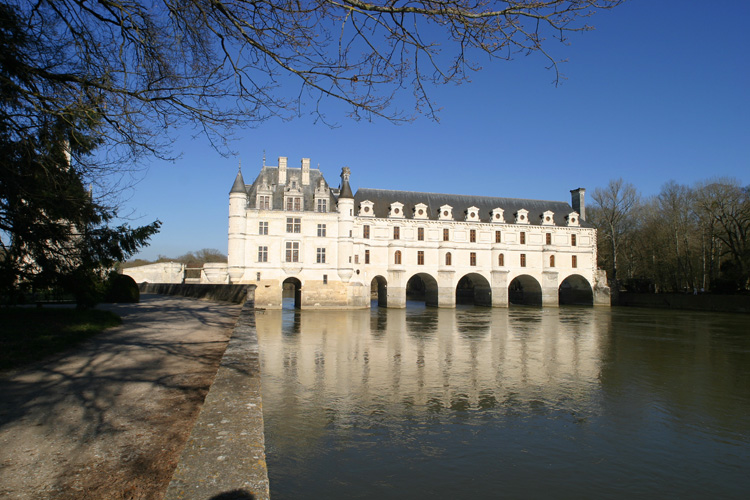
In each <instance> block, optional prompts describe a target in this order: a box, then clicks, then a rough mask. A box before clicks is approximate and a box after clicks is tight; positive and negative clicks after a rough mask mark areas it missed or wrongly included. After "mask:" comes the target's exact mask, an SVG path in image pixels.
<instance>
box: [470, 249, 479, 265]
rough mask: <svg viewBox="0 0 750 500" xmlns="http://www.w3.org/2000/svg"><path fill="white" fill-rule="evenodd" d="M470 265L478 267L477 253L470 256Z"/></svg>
mask: <svg viewBox="0 0 750 500" xmlns="http://www.w3.org/2000/svg"><path fill="white" fill-rule="evenodd" d="M469 265H470V266H476V265H477V253H476V252H471V253H470V254H469Z"/></svg>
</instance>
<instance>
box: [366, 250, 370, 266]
mask: <svg viewBox="0 0 750 500" xmlns="http://www.w3.org/2000/svg"><path fill="white" fill-rule="evenodd" d="M369 263H370V251H369V250H365V264H369Z"/></svg>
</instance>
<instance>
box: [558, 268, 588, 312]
mask: <svg viewBox="0 0 750 500" xmlns="http://www.w3.org/2000/svg"><path fill="white" fill-rule="evenodd" d="M558 294H559V295H558V297H559V302H560V305H564V304H574V305H582V306H593V305H594V290H593V289H592V288H591V284H590V283H589V282H588V280H587V279H586V278H584V277H583V276H581V275H580V274H571V275H570V276H568V277H567V278H565V279H564V280H563V281H562V283H560V287H559V288H558Z"/></svg>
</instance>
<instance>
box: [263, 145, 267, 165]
mask: <svg viewBox="0 0 750 500" xmlns="http://www.w3.org/2000/svg"><path fill="white" fill-rule="evenodd" d="M263 166H264V167H265V166H266V150H265V149H264V150H263Z"/></svg>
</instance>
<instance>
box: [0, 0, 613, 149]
mask: <svg viewBox="0 0 750 500" xmlns="http://www.w3.org/2000/svg"><path fill="white" fill-rule="evenodd" d="M622 1H623V0H505V1H490V0H488V1H484V0H412V1H408V2H407V1H399V0H385V1H377V2H369V1H362V0H307V1H304V0H303V1H269V0H253V1H247V0H153V1H145V0H34V1H28V0H5V1H4V2H3V4H2V5H0V6H1V7H2V8H3V15H8V13H12V15H13V16H17V17H18V18H19V19H20V20H21V24H22V25H23V26H24V28H25V36H26V37H27V38H28V39H29V41H30V42H31V43H30V44H29V45H28V46H29V47H31V48H32V49H31V50H27V51H25V52H24V53H21V54H17V53H14V50H13V48H14V47H13V44H12V40H11V41H8V43H6V44H5V47H2V48H3V49H4V50H5V53H4V54H3V61H2V64H3V65H6V64H12V65H14V66H15V67H16V68H17V71H15V74H22V75H24V76H23V77H22V78H16V79H12V80H11V79H5V81H4V82H3V83H4V84H6V85H11V86H14V87H16V89H17V90H18V91H19V92H21V93H22V94H23V95H22V98H21V100H20V101H19V102H17V103H15V104H16V105H17V106H16V108H15V110H14V113H13V122H14V125H15V127H16V131H17V133H19V134H24V133H27V132H28V129H29V128H33V127H34V126H35V125H34V124H35V123H37V122H38V118H39V116H40V115H41V114H46V115H50V114H52V115H56V116H61V117H63V118H65V117H67V110H68V109H69V108H70V107H71V106H73V105H75V106H76V107H78V108H80V107H81V106H86V107H87V108H88V109H89V112H90V114H91V115H92V117H95V118H96V119H102V124H101V126H100V133H101V134H102V136H103V137H105V138H106V139H107V140H106V143H107V144H110V145H113V144H117V145H125V146H127V147H126V148H125V151H126V152H127V154H128V156H127V157H126V158H125V159H127V160H132V158H133V157H139V156H140V155H143V154H156V155H164V154H167V153H168V151H169V148H168V145H169V143H170V134H171V132H172V131H174V130H175V129H176V128H177V127H182V126H184V125H192V126H194V127H197V129H198V130H200V131H203V132H205V133H206V134H207V136H208V137H209V138H210V139H211V140H212V141H214V144H216V145H220V144H222V142H221V141H222V140H223V138H225V137H226V134H227V132H228V130H229V129H230V128H231V127H232V126H235V125H238V124H253V123H255V124H257V123H260V122H262V121H263V120H265V119H267V118H269V117H271V116H281V117H290V116H293V115H294V114H298V113H303V112H306V111H305V110H307V109H309V110H310V112H312V113H313V114H317V116H319V117H320V118H322V119H324V120H325V114H324V112H323V109H324V108H323V105H324V104H325V103H327V102H328V101H329V100H334V101H340V102H344V103H346V105H348V107H349V112H350V113H351V115H352V116H353V117H355V118H371V117H375V116H378V117H385V118H388V119H393V120H403V119H409V118H410V117H411V116H412V113H410V112H408V111H405V110H402V109H394V107H393V102H394V98H395V97H396V96H397V95H399V94H400V93H402V92H405V93H411V94H412V95H413V96H414V99H415V101H414V102H415V109H416V112H418V113H424V114H426V115H428V116H430V117H434V116H435V111H436V108H435V105H434V103H433V101H432V100H431V98H430V95H429V89H430V87H431V86H432V85H434V84H445V83H449V82H460V81H462V80H464V79H465V78H466V76H467V72H471V71H474V70H478V69H479V68H480V66H479V63H478V62H477V61H480V60H482V59H483V58H484V59H486V58H487V56H489V58H491V59H492V58H499V59H511V58H512V57H514V56H515V55H517V54H529V53H540V54H541V55H542V56H543V57H544V58H546V60H547V61H548V63H549V66H550V67H551V69H552V71H553V74H554V80H555V81H557V80H558V79H559V78H560V72H559V62H560V59H559V58H558V57H556V56H555V55H553V53H552V50H551V49H550V47H549V44H550V42H551V41H554V40H557V41H559V42H562V43H563V44H565V43H567V36H568V34H569V33H571V32H575V31H582V30H588V29H590V27H589V26H588V25H587V24H585V19H586V18H587V17H589V16H591V15H592V14H593V13H594V12H595V11H596V10H598V9H610V8H612V7H615V6H616V5H618V4H620V3H621V2H622ZM308 107H309V108H308ZM119 152H120V153H122V152H123V150H119ZM119 159H120V160H122V159H123V158H122V157H119ZM100 161H101V160H100Z"/></svg>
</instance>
